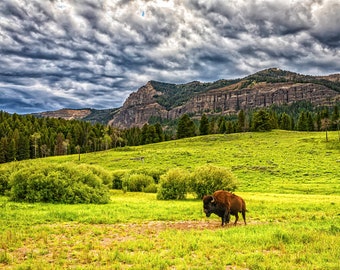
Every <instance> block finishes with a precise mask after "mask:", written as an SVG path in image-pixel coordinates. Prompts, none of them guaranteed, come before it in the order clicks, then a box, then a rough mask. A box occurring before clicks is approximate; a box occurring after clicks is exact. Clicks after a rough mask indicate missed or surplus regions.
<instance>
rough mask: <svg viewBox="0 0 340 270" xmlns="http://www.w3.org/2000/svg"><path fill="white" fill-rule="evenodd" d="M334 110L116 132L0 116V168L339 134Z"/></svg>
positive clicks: (185, 119) (264, 113)
mask: <svg viewBox="0 0 340 270" xmlns="http://www.w3.org/2000/svg"><path fill="white" fill-rule="evenodd" d="M339 125H340V118H339V105H335V106H334V107H333V108H327V107H325V108H319V109H317V110H315V109H313V108H312V107H309V105H308V104H305V105H304V106H303V107H302V109H301V107H300V108H299V109H297V108H294V107H286V108H285V107H284V106H281V107H272V108H269V109H260V110H257V111H243V110H241V111H240V112H239V113H238V114H237V115H220V116H208V115H206V114H203V115H202V116H201V118H200V119H198V118H195V117H190V116H189V115H188V114H184V115H182V116H181V117H180V118H179V119H177V120H176V121H174V122H173V123H170V122H166V123H162V124H161V123H160V122H157V123H155V124H145V125H144V126H143V127H142V128H139V127H132V128H128V129H118V128H115V127H112V126H106V125H103V124H99V123H97V124H91V123H90V122H85V121H80V120H65V119H61V118H58V119H57V118H37V117H34V116H32V115H18V114H9V113H6V112H4V111H0V163H5V162H10V161H15V160H24V159H33V158H40V157H48V156H57V155H68V154H80V153H87V152H95V151H102V150H108V149H111V148H116V147H123V146H137V145H144V144H150V143H157V142H162V141H166V140H171V139H181V138H186V137H192V136H197V135H208V134H216V133H222V134H223V133H235V132H248V131H268V130H271V129H277V128H278V129H284V130H298V131H321V130H325V131H328V130H339Z"/></svg>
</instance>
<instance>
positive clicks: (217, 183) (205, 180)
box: [190, 165, 236, 198]
mask: <svg viewBox="0 0 340 270" xmlns="http://www.w3.org/2000/svg"><path fill="white" fill-rule="evenodd" d="M190 187H191V190H192V191H193V192H195V193H196V195H197V198H202V197H203V196H204V195H206V194H212V193H213V192H214V191H216V190H219V189H224V190H230V191H233V190H235V189H236V178H235V176H234V175H233V174H232V173H231V172H230V171H229V170H228V169H226V168H222V167H216V166H213V165H205V166H202V167H198V168H196V169H195V171H194V172H193V173H192V175H191V181H190Z"/></svg>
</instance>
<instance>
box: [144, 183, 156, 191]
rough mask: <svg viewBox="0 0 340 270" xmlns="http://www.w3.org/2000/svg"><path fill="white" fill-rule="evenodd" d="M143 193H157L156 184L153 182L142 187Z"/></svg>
mask: <svg viewBox="0 0 340 270" xmlns="http://www.w3.org/2000/svg"><path fill="white" fill-rule="evenodd" d="M144 192H145V193H157V184H155V183H153V184H151V185H148V186H147V187H146V188H144Z"/></svg>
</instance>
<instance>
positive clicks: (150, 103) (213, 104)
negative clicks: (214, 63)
mask: <svg viewBox="0 0 340 270" xmlns="http://www.w3.org/2000/svg"><path fill="white" fill-rule="evenodd" d="M268 74H269V75H268ZM273 74H274V75H273ZM278 74H279V75H278ZM339 78H340V74H335V75H330V76H324V77H312V76H304V75H300V74H296V73H291V72H286V71H281V70H278V69H269V70H266V71H262V72H260V73H256V74H254V75H252V76H248V77H246V78H244V79H240V80H234V81H232V83H228V82H227V81H224V82H223V84H224V85H225V86H222V87H217V88H214V87H212V86H214V85H216V82H215V84H205V85H204V84H200V85H199V86H200V88H198V84H199V82H195V84H193V83H191V84H187V85H186V86H187V87H186V88H184V87H180V88H178V87H177V88H176V91H177V92H173V93H171V89H170V90H169V87H170V86H172V87H173V85H167V91H163V90H162V89H161V88H159V89H158V88H157V84H155V83H152V82H148V83H147V84H146V85H145V86H143V87H141V88H140V89H139V90H138V91H137V92H134V93H132V94H131V95H130V96H129V97H128V98H127V100H126V101H125V103H124V105H123V107H121V108H120V109H119V110H118V111H117V113H116V114H115V115H114V116H113V119H112V120H111V121H110V122H109V123H110V124H111V125H113V126H117V127H120V128H128V127H132V126H140V127H141V126H142V125H144V124H145V123H147V122H148V121H149V119H150V117H159V118H162V119H176V118H178V117H180V116H181V115H182V114H184V113H189V114H191V115H198V116H199V115H202V114H203V113H206V114H231V113H237V112H238V111H239V110H241V109H243V110H249V109H254V108H262V107H269V106H271V105H274V104H275V105H283V104H292V103H294V102H299V101H307V102H310V103H311V104H313V105H314V106H320V105H322V106H331V105H333V104H335V103H336V102H339V101H340V91H339V89H340V85H339ZM155 85H156V87H155ZM193 85H195V87H196V89H199V90H197V91H196V92H195V91H191V92H190V93H191V95H190V96H188V99H187V100H185V101H184V102H182V104H181V105H178V106H175V107H170V108H167V107H166V106H164V105H162V102H160V100H163V101H164V99H170V97H171V94H173V95H177V94H178V91H180V90H179V89H186V90H187V89H188V88H190V87H193ZM202 85H203V86H204V87H203V86H202ZM217 85H219V86H220V85H221V83H219V84H217ZM192 93H194V94H192ZM164 97H165V98H164ZM162 98H163V99H162Z"/></svg>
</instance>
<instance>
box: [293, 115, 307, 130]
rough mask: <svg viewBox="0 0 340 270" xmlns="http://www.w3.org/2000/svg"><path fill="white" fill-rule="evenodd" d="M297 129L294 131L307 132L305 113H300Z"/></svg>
mask: <svg viewBox="0 0 340 270" xmlns="http://www.w3.org/2000/svg"><path fill="white" fill-rule="evenodd" d="M296 125H297V127H296V129H297V130H299V131H307V130H308V124H307V115H306V113H305V112H301V113H300V115H299V118H298V121H297V124H296Z"/></svg>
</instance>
